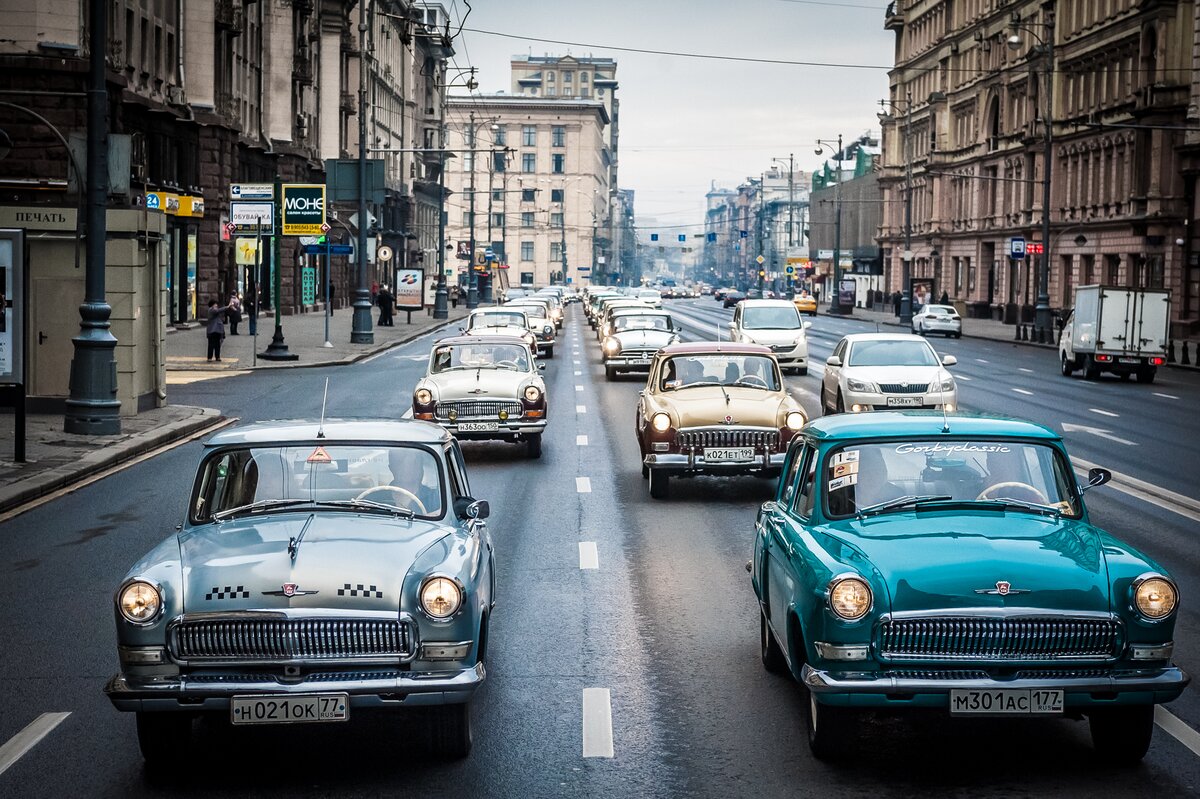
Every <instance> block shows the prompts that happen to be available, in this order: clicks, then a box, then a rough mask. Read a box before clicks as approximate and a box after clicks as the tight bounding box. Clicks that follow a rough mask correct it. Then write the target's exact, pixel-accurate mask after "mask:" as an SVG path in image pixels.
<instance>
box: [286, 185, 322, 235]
mask: <svg viewBox="0 0 1200 799" xmlns="http://www.w3.org/2000/svg"><path fill="white" fill-rule="evenodd" d="M324 224H325V184H324V183H285V184H283V235H285V236H320V235H322V234H323V233H324V232H325V231H323V230H321V226H322V225H324Z"/></svg>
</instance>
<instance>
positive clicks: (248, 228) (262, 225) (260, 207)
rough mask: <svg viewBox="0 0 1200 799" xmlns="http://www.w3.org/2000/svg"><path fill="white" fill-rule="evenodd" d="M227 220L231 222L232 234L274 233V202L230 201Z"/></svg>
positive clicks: (267, 234)
mask: <svg viewBox="0 0 1200 799" xmlns="http://www.w3.org/2000/svg"><path fill="white" fill-rule="evenodd" d="M229 221H230V222H232V223H233V226H234V231H233V232H234V235H238V236H242V235H247V234H250V235H253V234H255V233H261V234H262V235H264V236H274V235H275V203H269V202H231V203H230V204H229Z"/></svg>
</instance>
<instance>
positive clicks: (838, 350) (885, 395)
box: [821, 333, 958, 413]
mask: <svg viewBox="0 0 1200 799" xmlns="http://www.w3.org/2000/svg"><path fill="white" fill-rule="evenodd" d="M956 363H958V359H956V358H955V357H954V356H953V355H947V356H945V357H943V358H939V357H938V354H937V353H936V352H934V351H933V347H931V346H930V344H929V342H928V341H926V340H925V339H923V338H920V337H919V336H913V335H909V334H907V333H854V334H852V335H849V336H843V337H842V340H841V341H839V342H838V343H837V346H835V347H834V348H833V354H832V355H830V356H829V358H828V360H826V361H825V377H824V378H823V379H822V380H821V410H822V411H823V412H825V413H842V412H844V411H852V412H855V413H857V412H860V411H885V410H898V409H903V408H931V409H944V410H945V411H946V412H947V413H949V412H952V411H954V410H956V409H957V408H958V386H957V385H956V384H955V382H954V378H953V377H951V376H950V373H949V372H948V371H946V367H947V366H953V365H954V364H956Z"/></svg>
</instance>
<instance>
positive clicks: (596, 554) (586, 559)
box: [579, 541, 600, 569]
mask: <svg viewBox="0 0 1200 799" xmlns="http://www.w3.org/2000/svg"><path fill="white" fill-rule="evenodd" d="M579 568H581V569H599V568H600V551H599V550H597V549H596V542H595V541H580V542H579Z"/></svg>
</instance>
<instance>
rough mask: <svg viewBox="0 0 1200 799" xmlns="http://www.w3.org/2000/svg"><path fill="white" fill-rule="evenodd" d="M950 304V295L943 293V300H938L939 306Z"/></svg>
mask: <svg viewBox="0 0 1200 799" xmlns="http://www.w3.org/2000/svg"><path fill="white" fill-rule="evenodd" d="M949 304H950V295H949V294H947V293H946V292H944V291H943V292H942V298H941V299H940V300H938V305H949Z"/></svg>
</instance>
